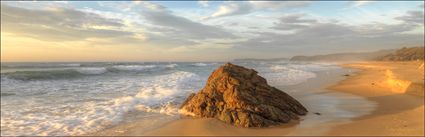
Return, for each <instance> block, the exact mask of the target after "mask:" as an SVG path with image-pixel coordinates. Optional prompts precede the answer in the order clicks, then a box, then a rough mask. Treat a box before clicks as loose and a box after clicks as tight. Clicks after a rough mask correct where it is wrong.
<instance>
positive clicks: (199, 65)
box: [192, 63, 208, 67]
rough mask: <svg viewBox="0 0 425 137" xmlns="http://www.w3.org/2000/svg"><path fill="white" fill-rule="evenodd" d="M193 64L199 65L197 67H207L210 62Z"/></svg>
mask: <svg viewBox="0 0 425 137" xmlns="http://www.w3.org/2000/svg"><path fill="white" fill-rule="evenodd" d="M192 65H193V66H197V67H205V66H207V65H208V64H205V63H195V64H192Z"/></svg>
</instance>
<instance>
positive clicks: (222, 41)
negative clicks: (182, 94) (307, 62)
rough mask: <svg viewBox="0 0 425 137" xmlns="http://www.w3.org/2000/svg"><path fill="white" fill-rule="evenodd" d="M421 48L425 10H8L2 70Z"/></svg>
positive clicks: (225, 5) (122, 6)
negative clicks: (7, 65)
mask: <svg viewBox="0 0 425 137" xmlns="http://www.w3.org/2000/svg"><path fill="white" fill-rule="evenodd" d="M423 45H424V2H423V1H405V2H402V1H184V2H175V1H86V2H83V1H56V2H52V1H50V2H48V1H6V2H5V1H1V61H2V62H59V61H60V62H66V61H230V60H233V59H236V58H280V57H292V56H295V55H317V54H329V53H338V52H367V51H375V50H381V49H394V48H401V47H412V46H423Z"/></svg>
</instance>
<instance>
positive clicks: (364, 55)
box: [290, 50, 395, 62]
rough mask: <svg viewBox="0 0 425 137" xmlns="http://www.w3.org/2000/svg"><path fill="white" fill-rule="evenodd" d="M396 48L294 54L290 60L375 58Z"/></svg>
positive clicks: (336, 60)
mask: <svg viewBox="0 0 425 137" xmlns="http://www.w3.org/2000/svg"><path fill="white" fill-rule="evenodd" d="M394 51H395V50H380V51H375V52H360V53H335V54H327V55H315V56H294V57H292V58H291V59H290V61H332V62H338V61H366V60H374V59H376V58H377V57H380V56H384V55H388V54H390V53H393V52H394Z"/></svg>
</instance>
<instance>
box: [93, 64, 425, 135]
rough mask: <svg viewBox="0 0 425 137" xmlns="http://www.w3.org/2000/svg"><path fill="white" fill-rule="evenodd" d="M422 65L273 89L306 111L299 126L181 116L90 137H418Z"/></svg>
mask: <svg viewBox="0 0 425 137" xmlns="http://www.w3.org/2000/svg"><path fill="white" fill-rule="evenodd" d="M421 63H423V62H397V63H394V62H361V63H351V64H344V65H342V66H343V68H344V69H336V70H327V71H320V72H317V73H316V74H317V77H316V78H312V79H309V80H307V81H306V82H304V83H301V84H297V85H292V86H278V88H279V89H282V90H283V91H285V92H288V94H290V95H291V96H293V97H295V98H297V99H298V100H300V102H302V103H303V104H304V105H305V106H306V107H307V109H308V110H309V114H308V115H306V116H303V117H302V118H301V120H300V121H291V122H290V123H287V124H284V125H281V126H276V127H270V128H240V127H235V126H231V125H227V124H225V123H223V122H220V121H218V120H215V119H197V118H189V117H183V116H182V117H180V118H176V119H177V120H169V121H167V122H163V123H162V124H159V125H158V127H156V128H151V129H152V130H140V129H141V128H142V127H143V125H144V124H143V121H136V122H131V123H128V124H121V125H118V126H115V127H112V128H109V129H107V130H104V131H100V132H97V133H94V134H90V135H125V136H127V135H149V136H152V135H153V136H156V135H158V136H167V135H177V136H184V135H209V136H221V135H241V136H256V135H274V136H279V135H326V136H328V135H335V136H340V135H423V134H424V130H423V128H424V119H423V116H424V100H423V82H424V81H423V67H420V65H421ZM347 74H348V75H347ZM403 84H407V85H403ZM317 127H320V128H317Z"/></svg>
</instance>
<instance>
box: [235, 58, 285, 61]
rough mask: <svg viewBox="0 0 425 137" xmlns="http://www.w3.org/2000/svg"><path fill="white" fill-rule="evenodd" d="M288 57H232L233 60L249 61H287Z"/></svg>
mask: <svg viewBox="0 0 425 137" xmlns="http://www.w3.org/2000/svg"><path fill="white" fill-rule="evenodd" d="M287 60H289V58H270V59H256V58H244V59H234V60H233V61H234V62H249V61H287Z"/></svg>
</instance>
